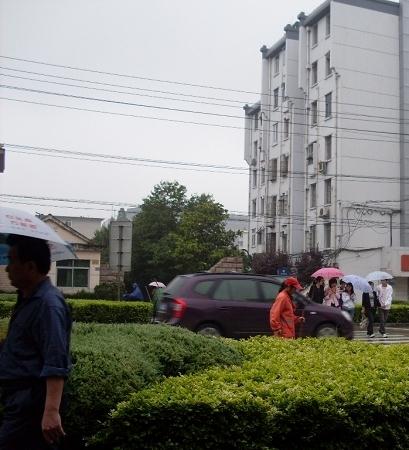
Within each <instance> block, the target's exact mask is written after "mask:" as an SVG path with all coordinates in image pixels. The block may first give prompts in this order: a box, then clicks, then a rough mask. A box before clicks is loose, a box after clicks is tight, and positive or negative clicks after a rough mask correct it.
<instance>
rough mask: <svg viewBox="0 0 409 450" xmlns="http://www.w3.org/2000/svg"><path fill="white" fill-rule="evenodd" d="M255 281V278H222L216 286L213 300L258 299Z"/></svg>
mask: <svg viewBox="0 0 409 450" xmlns="http://www.w3.org/2000/svg"><path fill="white" fill-rule="evenodd" d="M259 297H260V296H259V293H258V289H257V281H255V280H222V281H221V282H220V284H219V286H218V287H217V288H216V290H215V293H214V295H213V298H214V299H215V300H239V301H240V300H241V301H255V300H259Z"/></svg>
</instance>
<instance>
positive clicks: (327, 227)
mask: <svg viewBox="0 0 409 450" xmlns="http://www.w3.org/2000/svg"><path fill="white" fill-rule="evenodd" d="M330 247H331V223H330V222H327V223H324V248H330Z"/></svg>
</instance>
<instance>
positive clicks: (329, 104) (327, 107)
mask: <svg viewBox="0 0 409 450" xmlns="http://www.w3.org/2000/svg"><path fill="white" fill-rule="evenodd" d="M331 115H332V92H330V93H329V94H327V95H326V96H325V118H329V117H331Z"/></svg>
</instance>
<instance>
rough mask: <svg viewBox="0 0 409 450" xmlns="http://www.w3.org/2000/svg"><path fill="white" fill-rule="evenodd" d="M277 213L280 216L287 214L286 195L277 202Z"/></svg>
mask: <svg viewBox="0 0 409 450" xmlns="http://www.w3.org/2000/svg"><path fill="white" fill-rule="evenodd" d="M278 213H279V215H280V216H285V215H286V214H288V195H287V194H283V195H282V196H281V197H280V200H279V201H278Z"/></svg>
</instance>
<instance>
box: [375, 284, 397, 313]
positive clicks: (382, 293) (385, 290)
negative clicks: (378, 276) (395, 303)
mask: <svg viewBox="0 0 409 450" xmlns="http://www.w3.org/2000/svg"><path fill="white" fill-rule="evenodd" d="M376 291H377V293H378V299H379V303H380V304H381V308H382V309H391V305H392V294H393V288H392V286H391V285H390V284H387V285H386V286H385V287H383V286H382V285H381V284H380V285H379V286H378V287H377V288H376Z"/></svg>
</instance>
